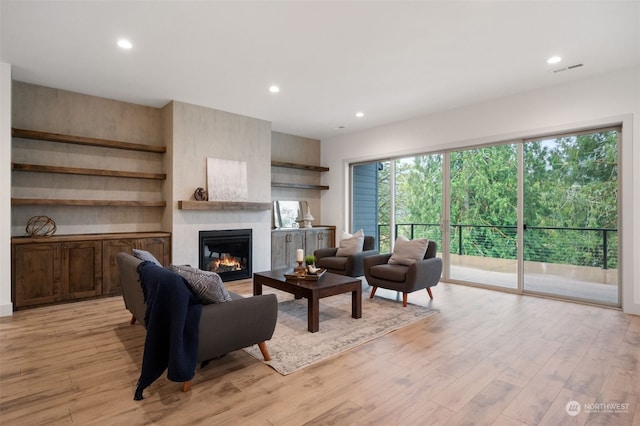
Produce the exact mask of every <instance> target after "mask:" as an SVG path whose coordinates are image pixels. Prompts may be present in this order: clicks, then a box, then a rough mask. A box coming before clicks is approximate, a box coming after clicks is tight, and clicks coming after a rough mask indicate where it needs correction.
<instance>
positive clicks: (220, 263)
mask: <svg viewBox="0 0 640 426" xmlns="http://www.w3.org/2000/svg"><path fill="white" fill-rule="evenodd" d="M213 267H214V270H215V271H217V270H218V269H225V270H237V271H239V270H241V269H242V265H240V262H239V261H238V259H237V258H235V257H233V256H230V255H228V254H225V255H223V256H222V257H221V258H220V259H218V260H214V261H213Z"/></svg>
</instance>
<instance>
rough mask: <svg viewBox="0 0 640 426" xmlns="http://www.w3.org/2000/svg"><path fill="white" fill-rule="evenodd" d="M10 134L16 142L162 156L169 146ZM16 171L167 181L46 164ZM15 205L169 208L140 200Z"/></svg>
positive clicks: (19, 201) (16, 201) (15, 201)
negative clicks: (45, 143) (46, 143)
mask: <svg viewBox="0 0 640 426" xmlns="http://www.w3.org/2000/svg"><path fill="white" fill-rule="evenodd" d="M11 130H12V131H11V134H12V136H13V137H14V138H17V139H31V140H42V141H47V142H59V143H66V144H75V145H85V146H95V147H102V148H111V149H118V150H127V151H140V152H149V153H155V154H163V153H165V152H166V150H167V149H166V147H164V146H159V145H146V144H138V143H130V142H123V141H116V140H109V139H98V138H89V137H85V136H74V135H65V134H60V133H50V132H41V131H37V130H26V129H17V128H13V129H11ZM11 167H12V170H13V171H15V172H36V173H55V174H67V175H83V176H100V177H117V178H130V179H152V180H165V179H166V178H167V175H166V174H165V173H148V172H135V171H127V170H109V169H95V168H80V167H63V166H51V165H43V164H25V163H12V165H11ZM11 204H12V205H13V206H26V205H39V206H102V207H166V205H167V203H166V201H141V200H109V199H91V200H87V199H82V200H79V199H59V198H12V199H11Z"/></svg>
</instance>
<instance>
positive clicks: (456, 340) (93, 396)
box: [0, 280, 640, 425]
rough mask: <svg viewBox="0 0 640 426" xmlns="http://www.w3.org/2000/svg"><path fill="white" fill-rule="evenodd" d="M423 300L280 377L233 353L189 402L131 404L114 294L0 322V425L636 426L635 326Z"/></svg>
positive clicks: (421, 295)
mask: <svg viewBox="0 0 640 426" xmlns="http://www.w3.org/2000/svg"><path fill="white" fill-rule="evenodd" d="M227 287H228V288H229V289H230V290H233V291H237V292H240V293H250V291H251V287H250V281H247V280H245V281H239V282H235V283H227ZM433 292H434V297H435V299H434V300H433V301H432V302H430V301H429V300H428V297H427V294H426V292H417V293H413V294H411V295H410V296H409V303H414V304H421V305H427V304H430V305H432V306H433V307H434V308H436V309H438V310H439V311H440V312H439V313H438V314H436V315H433V316H431V317H429V318H427V319H425V320H423V321H421V322H418V323H415V324H413V325H411V326H409V327H406V328H403V329H401V330H398V331H396V332H393V333H390V334H388V335H386V336H384V337H381V338H379V339H376V340H374V341H372V342H369V343H367V344H364V345H362V346H360V347H358V348H356V349H354V350H351V351H348V352H346V353H344V354H341V355H339V356H336V357H334V358H332V359H330V360H327V361H325V362H322V363H320V364H317V365H315V366H312V367H309V368H307V369H305V370H302V371H298V372H296V373H293V374H291V375H289V376H281V375H280V374H278V373H277V372H275V371H273V370H272V369H271V368H270V367H268V366H266V365H264V364H262V363H261V362H259V361H257V360H255V359H254V358H252V357H251V356H249V355H247V354H246V353H245V352H244V351H237V352H234V353H231V354H229V355H227V356H225V357H223V358H221V359H220V360H217V361H215V362H212V363H211V364H210V365H208V366H207V367H205V368H204V369H198V370H197V372H196V376H195V379H194V381H193V385H192V389H191V391H190V392H187V393H182V392H181V391H180V384H178V383H173V382H169V381H168V380H167V379H166V376H164V375H163V377H162V378H160V379H158V380H157V381H156V382H155V383H153V384H152V385H151V387H149V388H148V389H147V390H145V399H144V400H143V401H134V400H133V393H134V388H135V383H136V380H137V378H138V375H139V372H140V370H139V369H140V362H141V359H142V350H143V343H144V329H143V327H142V326H140V325H135V326H130V325H129V315H128V312H127V311H126V310H125V308H124V304H123V302H122V299H121V298H120V297H113V298H109V299H99V300H93V301H86V302H79V303H73V304H67V305H60V306H54V307H45V308H38V309H31V310H26V311H19V312H16V313H15V314H14V316H13V317H7V318H2V319H0V343H1V349H0V424H3V425H39V424H55V425H63V424H81V425H88V424H98V425H102V424H105V425H125V424H126V425H142V424H158V425H180V424H206V425H236V424H238V425H240V424H241V425H253V424H255V425H302V424H327V425H328V424H335V425H351V424H372V425H429V424H435V425H440V424H451V425H458V424H477V425H481V424H487V425H489V424H491V425H521V424H528V425H534V424H541V425H571V424H602V425H640V317H635V316H630V315H625V314H623V313H621V312H619V311H616V310H611V309H604V308H598V307H593V306H585V305H580V304H572V303H567V302H561V301H555V300H548V299H542V298H536V297H531V296H519V295H513V294H507V293H501V292H495V291H490V290H483V289H478V288H473V287H465V286H459V285H453V284H446V283H440V284H439V285H438V286H437V287H435V288H434V291H433ZM378 294H379V295H380V296H385V297H389V298H394V299H395V297H396V295H395V293H392V292H385V291H384V290H382V289H379V290H378ZM400 309H402V306H401V301H399V302H398V310H400ZM366 314H367V313H366V312H363V315H366ZM321 327H322V324H321ZM572 400H575V401H578V402H579V403H580V407H581V413H580V414H579V415H577V416H575V417H572V416H569V415H568V414H567V411H566V406H567V403H569V401H572ZM585 403H586V404H594V403H596V404H607V403H618V404H628V406H626V407H627V408H626V410H625V409H624V407H625V406H624V405H621V406H620V407H618V408H621V409H622V411H624V412H618V413H610V412H606V411H607V410H606V409H605V408H604V407H602V406H601V405H587V406H585V405H584V404H585ZM589 408H590V409H591V411H592V412H591V413H588V412H587V411H588V409H589Z"/></svg>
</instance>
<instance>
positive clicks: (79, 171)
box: [11, 163, 167, 180]
mask: <svg viewBox="0 0 640 426" xmlns="http://www.w3.org/2000/svg"><path fill="white" fill-rule="evenodd" d="M11 168H12V169H13V170H17V171H22V172H40V173H61V174H69V175H87V176H108V177H125V178H136V179H157V180H164V179H166V178H167V175H166V174H165V173H145V172H126V171H120V170H104V169H83V168H78V167H59V166H43V165H39V164H21V163H12V164H11Z"/></svg>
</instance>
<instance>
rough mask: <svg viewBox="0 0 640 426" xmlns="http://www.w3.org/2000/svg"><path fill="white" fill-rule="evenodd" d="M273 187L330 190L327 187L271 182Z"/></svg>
mask: <svg viewBox="0 0 640 426" xmlns="http://www.w3.org/2000/svg"><path fill="white" fill-rule="evenodd" d="M271 186H273V187H278V188H296V189H329V187H328V186H327V185H311V184H306V183H286V182H271Z"/></svg>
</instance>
